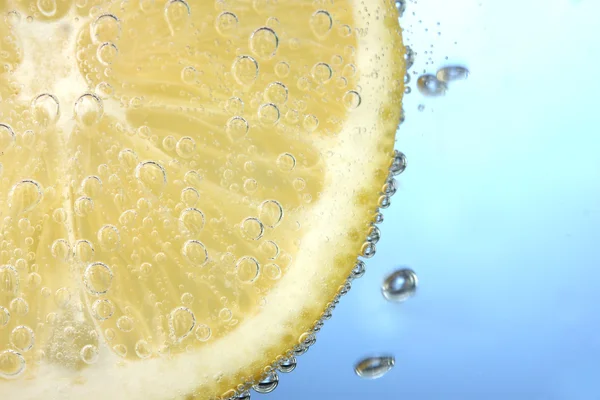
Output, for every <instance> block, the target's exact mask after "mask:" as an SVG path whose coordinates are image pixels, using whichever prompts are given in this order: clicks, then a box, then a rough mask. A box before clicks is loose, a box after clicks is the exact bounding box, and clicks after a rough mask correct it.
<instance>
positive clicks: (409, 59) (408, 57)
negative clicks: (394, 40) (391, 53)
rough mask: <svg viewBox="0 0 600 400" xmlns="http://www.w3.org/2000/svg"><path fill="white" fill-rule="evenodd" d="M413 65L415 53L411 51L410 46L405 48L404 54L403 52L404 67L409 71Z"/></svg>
mask: <svg viewBox="0 0 600 400" xmlns="http://www.w3.org/2000/svg"><path fill="white" fill-rule="evenodd" d="M414 63H415V52H414V51H413V49H412V48H411V47H410V46H406V48H405V52H404V64H405V67H406V70H407V71H408V70H409V69H411V68H412V66H413V65H414Z"/></svg>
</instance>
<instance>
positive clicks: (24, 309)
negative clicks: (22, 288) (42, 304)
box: [9, 297, 29, 317]
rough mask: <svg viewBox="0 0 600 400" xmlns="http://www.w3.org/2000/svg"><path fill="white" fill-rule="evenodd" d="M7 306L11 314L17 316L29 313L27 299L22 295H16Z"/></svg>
mask: <svg viewBox="0 0 600 400" xmlns="http://www.w3.org/2000/svg"><path fill="white" fill-rule="evenodd" d="M9 307H10V310H11V311H12V312H13V314H15V315H17V316H21V317H22V316H24V315H27V313H29V303H27V301H26V300H25V299H24V298H22V297H17V298H15V299H12V301H11V302H10V305H9Z"/></svg>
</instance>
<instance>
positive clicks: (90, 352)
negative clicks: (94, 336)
mask: <svg viewBox="0 0 600 400" xmlns="http://www.w3.org/2000/svg"><path fill="white" fill-rule="evenodd" d="M99 353H100V352H99V350H98V347H96V346H94V345H93V344H86V345H85V346H83V347H82V348H81V350H80V351H79V357H80V358H81V361H83V362H84V363H86V364H95V363H96V362H97V361H98V358H99V357H100V354H99Z"/></svg>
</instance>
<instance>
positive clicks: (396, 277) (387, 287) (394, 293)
mask: <svg viewBox="0 0 600 400" xmlns="http://www.w3.org/2000/svg"><path fill="white" fill-rule="evenodd" d="M418 282H419V280H418V278H417V274H416V273H415V272H414V271H413V270H411V269H409V268H402V269H399V270H397V271H394V272H393V273H391V274H390V275H388V276H387V277H386V278H385V280H384V281H383V284H382V286H381V293H382V294H383V297H385V298H386V300H388V301H393V302H403V301H406V300H407V299H408V298H410V297H411V296H413V295H414V294H415V292H416V291H417V285H418Z"/></svg>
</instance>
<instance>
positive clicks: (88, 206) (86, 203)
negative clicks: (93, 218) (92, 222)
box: [74, 196, 94, 217]
mask: <svg viewBox="0 0 600 400" xmlns="http://www.w3.org/2000/svg"><path fill="white" fill-rule="evenodd" d="M74 209H75V214H76V215H77V216H79V217H86V216H88V215H89V214H90V213H91V212H92V211H93V210H94V201H93V200H92V199H91V198H89V197H87V196H81V197H79V198H78V199H77V200H75V207H74Z"/></svg>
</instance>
